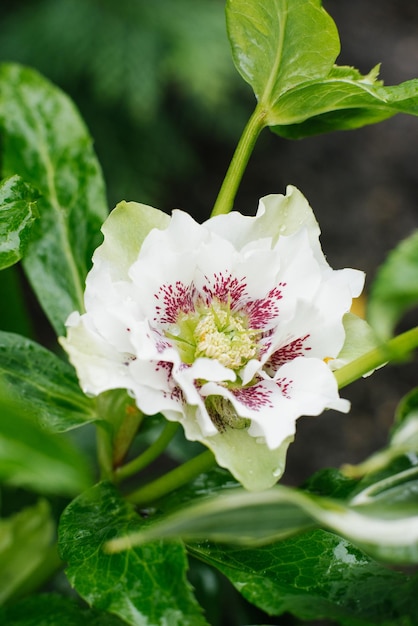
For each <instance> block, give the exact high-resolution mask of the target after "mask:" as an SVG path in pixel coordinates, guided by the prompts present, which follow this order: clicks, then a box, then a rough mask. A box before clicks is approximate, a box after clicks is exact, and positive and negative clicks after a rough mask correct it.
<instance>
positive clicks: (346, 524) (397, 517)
mask: <svg viewBox="0 0 418 626" xmlns="http://www.w3.org/2000/svg"><path fill="white" fill-rule="evenodd" d="M417 473H418V469H417V468H414V469H413V471H411V472H410V473H409V474H407V475H404V474H403V475H401V476H398V475H394V476H393V477H391V478H390V481H389V482H388V481H387V480H386V482H385V483H384V484H381V485H379V486H377V487H376V490H375V491H374V494H372V495H371V498H370V499H368V500H367V502H364V501H362V500H361V499H360V496H359V495H357V496H356V497H357V498H358V505H356V502H354V501H353V503H351V502H350V500H345V501H344V500H336V499H331V498H327V497H320V496H317V495H315V494H313V493H308V492H304V491H301V490H298V489H293V488H289V487H284V486H276V487H273V488H272V489H269V490H267V491H264V492H261V493H248V492H245V491H244V490H242V489H240V488H236V489H235V488H234V489H231V490H229V491H228V493H225V492H224V493H221V494H220V495H217V496H216V495H215V496H213V497H206V496H205V497H203V498H196V499H195V500H193V501H192V502H191V503H190V504H187V503H186V504H185V505H183V506H180V507H179V508H178V509H177V510H174V511H173V512H171V513H168V514H167V515H166V516H165V517H164V516H163V517H162V518H158V517H157V519H156V520H155V522H154V523H151V522H150V523H149V525H148V526H147V527H146V528H144V529H140V530H139V531H136V532H132V533H130V534H129V535H128V536H127V537H122V538H118V539H115V540H114V541H111V542H109V544H108V549H109V550H110V551H118V550H123V549H125V548H126V547H127V546H128V545H130V546H132V545H144V544H145V543H146V542H148V541H154V540H156V539H157V538H164V537H183V538H184V539H186V540H187V541H199V540H202V539H209V540H211V541H218V542H226V543H233V544H241V545H247V546H248V545H262V544H267V543H272V542H274V541H277V540H278V539H283V538H286V537H288V536H291V535H293V534H295V533H299V532H301V531H303V530H307V529H309V528H310V527H312V526H322V527H324V528H328V529H330V530H332V531H333V532H335V533H337V534H339V535H341V536H343V537H345V538H346V539H348V540H349V541H351V542H353V543H355V544H356V545H357V546H359V547H360V548H361V549H363V550H365V551H366V552H368V553H369V554H370V555H372V556H374V557H376V558H379V559H382V560H387V561H389V562H395V563H396V562H398V563H416V562H418V506H417V503H416V502H415V503H414V502H413V494H414V490H415V489H416V486H417V484H418V483H417ZM395 486H398V487H400V492H401V493H409V494H410V496H409V497H408V498H407V500H408V502H407V503H406V506H405V507H400V506H399V495H398V498H397V499H396V500H395V502H394V504H392V498H393V491H392V488H393V487H395ZM377 500H378V501H377ZM411 502H412V504H411ZM365 504H367V506H365ZM162 506H163V505H162ZM385 507H386V508H387V510H388V512H389V513H388V515H387V516H382V510H383V509H384V508H385Z"/></svg>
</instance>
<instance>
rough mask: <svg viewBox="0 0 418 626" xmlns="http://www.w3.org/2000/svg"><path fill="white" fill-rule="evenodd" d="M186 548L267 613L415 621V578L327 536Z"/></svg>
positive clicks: (359, 621)
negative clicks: (252, 545) (261, 544)
mask: <svg viewBox="0 0 418 626" xmlns="http://www.w3.org/2000/svg"><path fill="white" fill-rule="evenodd" d="M188 550H189V551H190V553H191V554H192V555H193V556H196V557H197V558H199V559H202V560H203V561H205V562H206V563H208V564H209V565H212V566H214V567H216V568H217V569H219V570H220V571H221V572H222V573H223V574H224V575H225V576H227V578H229V580H230V581H231V582H232V583H233V584H234V585H235V586H236V588H237V589H238V591H240V593H241V594H242V595H243V596H244V597H245V598H246V599H247V600H248V601H249V602H251V603H253V604H255V605H256V606H258V607H260V608H261V609H263V610H264V611H266V612H267V613H269V614H270V615H281V614H282V613H284V612H291V613H293V615H296V616H297V617H299V618H301V619H305V620H313V619H315V620H318V619H332V620H337V621H338V623H339V624H346V625H347V626H348V625H349V626H356V625H357V626H370V625H371V624H376V625H379V626H384V625H386V626H392V625H393V624H395V623H396V624H398V623H399V624H401V623H402V624H411V625H412V624H413V623H415V620H416V619H417V618H418V608H417V606H416V602H415V598H414V595H413V594H411V589H412V588H413V585H414V584H415V585H416V583H417V577H416V576H415V578H412V577H411V578H410V577H408V576H404V575H403V574H401V573H399V572H394V571H391V570H389V569H387V568H386V567H383V566H381V565H379V564H378V563H376V562H375V561H373V560H372V559H370V558H369V557H368V556H367V555H366V554H364V552H361V550H359V549H358V548H356V547H355V546H353V545H352V544H350V543H349V542H348V541H346V540H344V539H342V538H341V537H338V536H336V535H334V534H332V533H329V532H325V531H321V530H315V531H310V532H307V533H304V534H303V535H299V536H297V537H292V538H290V539H286V540H284V541H281V542H280V543H275V544H273V545H270V546H265V547H259V548H248V547H237V546H225V545H215V544H211V543H209V542H203V543H201V544H191V545H189V546H188ZM401 620H405V621H401ZM407 620H408V621H407ZM409 620H411V621H409Z"/></svg>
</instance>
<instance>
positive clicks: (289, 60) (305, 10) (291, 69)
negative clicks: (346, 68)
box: [226, 0, 340, 109]
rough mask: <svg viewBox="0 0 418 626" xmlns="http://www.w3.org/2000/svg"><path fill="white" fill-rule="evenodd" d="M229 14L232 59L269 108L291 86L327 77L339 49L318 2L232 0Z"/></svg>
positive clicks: (228, 8) (229, 2) (228, 9)
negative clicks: (250, 0)
mask: <svg viewBox="0 0 418 626" xmlns="http://www.w3.org/2000/svg"><path fill="white" fill-rule="evenodd" d="M226 17H227V28H228V36H229V39H230V42H231V46H232V56H233V59H234V63H235V65H236V67H237V69H238V71H239V72H240V74H241V76H242V77H243V78H244V80H246V81H247V82H248V83H249V84H250V85H251V86H252V88H253V90H254V93H255V95H256V97H257V100H258V101H259V102H261V103H262V104H263V106H264V107H266V108H267V109H271V108H272V107H273V106H274V105H275V103H276V102H277V100H278V99H279V98H280V96H281V95H282V94H283V93H285V92H286V91H288V90H289V89H290V88H291V87H294V86H297V85H299V84H300V83H304V82H305V81H308V80H313V79H315V78H322V77H323V76H326V75H327V74H328V73H329V72H330V70H331V68H332V66H333V64H334V61H335V59H336V58H337V55H338V53H339V51H340V43H339V38H338V32H337V29H336V26H335V24H334V22H333V20H332V18H331V17H330V16H329V15H328V14H327V13H326V11H325V10H324V9H323V8H322V7H321V2H320V0H258V1H257V2H249V1H248V0H228V2H227V4H226Z"/></svg>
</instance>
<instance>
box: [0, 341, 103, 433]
mask: <svg viewBox="0 0 418 626" xmlns="http://www.w3.org/2000/svg"><path fill="white" fill-rule="evenodd" d="M0 380H1V381H2V382H3V385H5V386H6V388H8V389H9V391H10V392H11V393H12V394H14V395H15V397H18V398H19V399H20V400H21V401H22V402H21V410H22V412H23V413H24V414H25V415H29V416H30V417H31V418H36V419H37V421H38V423H39V424H40V425H41V426H42V427H44V428H46V429H47V430H50V431H54V432H63V431H66V430H70V429H71V428H76V427H77V426H81V425H83V424H86V423H87V422H90V421H93V420H95V419H97V415H96V413H95V401H93V400H91V399H89V398H87V396H85V395H84V393H83V392H82V391H81V389H80V386H79V384H78V381H77V377H76V375H75V372H74V369H73V368H72V367H71V366H70V365H68V363H66V362H64V361H63V360H62V359H60V358H59V357H57V356H56V355H55V354H53V353H52V352H50V351H49V350H47V349H45V348H43V347H42V346H40V345H39V344H37V343H36V342H34V341H31V340H30V339H26V338H25V337H21V336H20V335H15V334H13V333H5V332H1V331H0Z"/></svg>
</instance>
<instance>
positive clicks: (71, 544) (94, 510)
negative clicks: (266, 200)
mask: <svg viewBox="0 0 418 626" xmlns="http://www.w3.org/2000/svg"><path fill="white" fill-rule="evenodd" d="M139 526H141V520H140V518H139V516H138V515H137V514H136V513H135V511H134V509H133V507H132V506H131V505H129V504H128V503H126V502H125V501H124V500H123V499H122V498H121V496H120V494H119V493H118V492H117V491H116V490H115V489H114V487H113V486H112V485H110V484H107V483H102V484H99V485H97V486H95V487H93V488H92V489H91V490H89V491H87V492H85V493H84V494H83V495H81V496H79V497H78V498H76V499H75V500H74V501H73V502H72V503H71V504H70V505H69V507H68V508H67V509H66V511H65V512H64V514H63V516H62V519H61V524H60V550H61V556H62V558H63V560H65V561H68V564H69V565H68V568H67V576H68V578H69V580H70V582H71V584H72V585H73V586H74V587H75V589H76V590H77V591H78V593H79V594H80V595H81V596H82V597H83V598H84V599H85V600H86V601H87V602H88V603H89V604H90V605H91V606H94V607H96V608H98V609H101V610H105V611H109V612H110V613H114V614H116V615H118V616H119V617H121V618H122V619H123V620H124V621H125V622H126V623H128V624H132V625H133V626H142V625H143V624H146V623H149V624H164V623H166V624H173V626H204V625H205V624H206V623H207V622H206V620H205V619H204V618H203V616H202V615H201V611H200V608H199V606H198V604H197V602H196V601H195V599H194V598H193V595H192V592H191V589H190V588H189V585H188V584H187V582H186V578H185V574H186V569H187V561H186V557H185V551H184V547H183V545H182V543H181V542H179V541H176V542H170V543H163V542H162V541H157V542H155V543H154V544H150V545H147V546H145V547H143V548H132V550H128V551H127V552H124V553H122V554H116V555H110V554H106V553H105V552H104V551H103V546H104V545H105V543H106V541H107V540H109V539H110V538H112V537H114V536H115V534H119V533H120V532H124V531H125V532H126V531H127V530H129V529H132V528H135V527H139ZM80 529H81V532H80Z"/></svg>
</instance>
